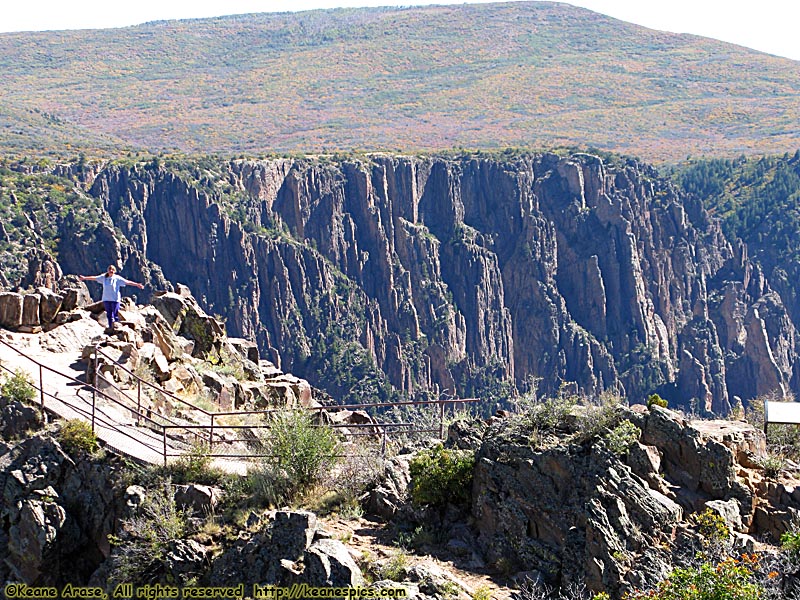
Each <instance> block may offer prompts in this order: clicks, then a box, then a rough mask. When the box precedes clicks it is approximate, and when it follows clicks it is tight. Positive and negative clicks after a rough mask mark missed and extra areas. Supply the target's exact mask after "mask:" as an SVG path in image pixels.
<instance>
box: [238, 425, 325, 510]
mask: <svg viewBox="0 0 800 600" xmlns="http://www.w3.org/2000/svg"><path fill="white" fill-rule="evenodd" d="M264 438H265V439H263V440H262V445H263V449H264V453H265V454H266V455H268V456H267V457H266V458H265V459H264V461H263V462H262V465H261V468H260V469H258V471H257V472H256V473H255V474H254V475H253V476H254V477H256V478H257V479H258V480H259V484H260V485H261V486H262V489H263V492H262V493H263V494H264V495H265V497H266V498H271V500H272V503H278V504H280V503H281V500H282V499H283V500H290V499H292V498H294V497H295V496H297V495H298V494H299V493H301V492H303V491H305V490H307V489H308V488H310V487H311V486H312V485H313V484H315V483H317V482H318V481H319V480H320V479H321V477H322V475H323V473H324V472H325V471H327V470H330V469H331V468H332V467H333V466H334V464H335V463H336V462H337V459H338V454H339V441H338V439H337V438H336V434H335V432H334V431H333V429H332V428H330V427H324V426H317V425H314V423H313V422H312V419H311V414H310V413H308V412H306V411H304V410H285V411H281V412H278V413H275V415H274V416H273V417H272V420H271V422H270V428H269V430H268V432H267V434H266V435H265V436H264Z"/></svg>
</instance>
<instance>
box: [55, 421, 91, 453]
mask: <svg viewBox="0 0 800 600" xmlns="http://www.w3.org/2000/svg"><path fill="white" fill-rule="evenodd" d="M58 441H59V442H60V443H61V445H62V446H63V447H64V449H65V450H66V451H67V452H76V451H77V452H81V451H82V452H88V453H90V454H91V453H92V452H94V451H95V450H97V448H98V447H99V446H98V443H97V436H96V435H95V434H94V432H93V431H92V426H91V425H90V424H89V423H87V422H86V421H82V420H81V419H70V420H69V421H65V422H64V425H63V426H62V427H61V431H59V433H58Z"/></svg>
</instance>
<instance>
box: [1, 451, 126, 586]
mask: <svg viewBox="0 0 800 600" xmlns="http://www.w3.org/2000/svg"><path fill="white" fill-rule="evenodd" d="M116 477H117V475H116V474H115V469H114V467H113V466H112V465H111V464H100V463H98V462H96V461H90V460H73V458H71V457H70V456H69V455H67V454H66V453H65V452H64V451H63V450H62V448H61V447H60V445H59V444H58V443H57V442H55V441H54V439H53V438H52V437H50V436H48V435H36V436H33V437H31V438H28V439H25V440H23V441H21V442H19V443H17V444H16V445H15V446H13V447H12V448H11V449H10V451H9V452H7V453H6V454H4V455H3V456H0V490H2V492H1V493H2V509H1V510H2V513H1V514H2V519H1V520H0V522H2V524H3V525H2V527H1V528H0V529H1V530H2V531H1V532H0V535H2V536H3V537H4V538H5V539H6V540H7V542H8V543H7V545H6V544H4V545H3V546H2V547H0V558H1V559H2V560H0V580H2V581H20V582H25V583H27V584H29V585H35V586H59V585H64V584H65V583H72V584H74V585H84V584H85V583H86V581H87V580H88V578H89V576H90V575H91V573H92V572H93V571H94V570H95V569H96V568H97V566H98V565H99V564H100V563H101V562H102V561H103V560H104V559H105V558H106V557H107V556H108V554H109V553H110V546H109V542H108V534H109V533H113V532H114V531H115V526H116V524H117V521H118V518H119V516H120V515H121V514H122V511H123V510H124V507H125V504H124V500H123V499H122V498H121V497H120V496H118V495H117V494H116V492H115V489H118V487H117V486H116Z"/></svg>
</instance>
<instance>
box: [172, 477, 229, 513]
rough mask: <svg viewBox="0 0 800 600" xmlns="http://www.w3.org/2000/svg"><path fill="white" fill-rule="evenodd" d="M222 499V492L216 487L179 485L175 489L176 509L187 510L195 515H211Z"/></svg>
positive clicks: (194, 484)
mask: <svg viewBox="0 0 800 600" xmlns="http://www.w3.org/2000/svg"><path fill="white" fill-rule="evenodd" d="M221 498H222V490H221V489H220V488H217V487H212V486H208V485H200V484H196V483H193V484H190V485H179V486H178V487H177V488H176V489H175V504H176V505H177V506H178V508H181V509H187V510H189V511H191V512H192V513H193V514H195V515H201V516H206V515H210V514H213V512H214V509H215V508H216V507H217V505H218V504H219V501H220V499H221Z"/></svg>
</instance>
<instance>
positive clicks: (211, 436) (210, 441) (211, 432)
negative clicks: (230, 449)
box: [208, 413, 214, 454]
mask: <svg viewBox="0 0 800 600" xmlns="http://www.w3.org/2000/svg"><path fill="white" fill-rule="evenodd" d="M213 446H214V413H211V427H210V428H209V430H208V452H209V454H211V452H212V447H213Z"/></svg>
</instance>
